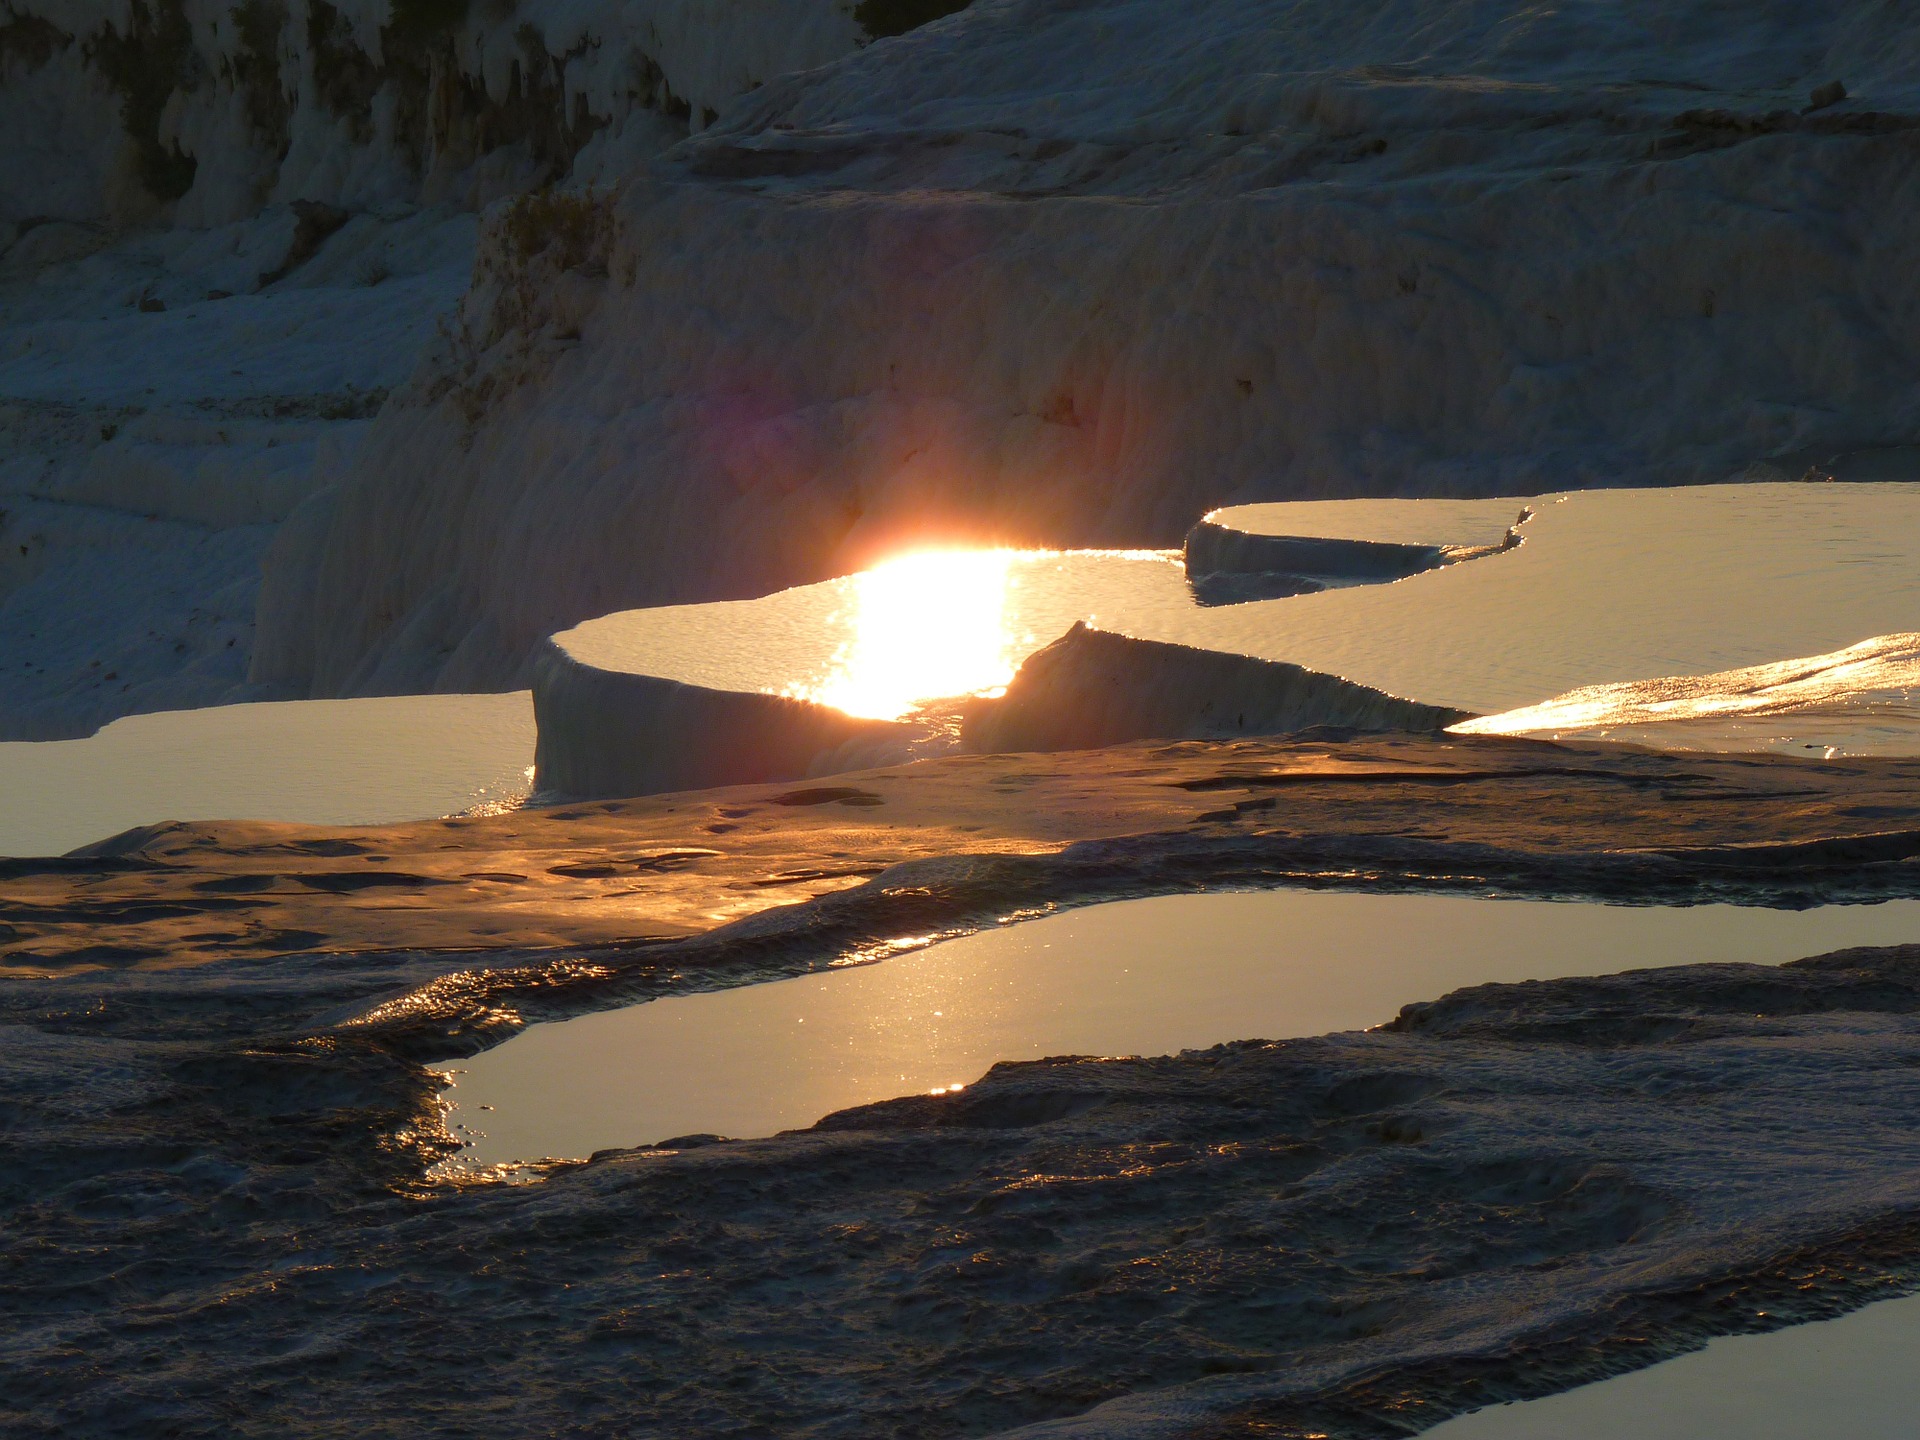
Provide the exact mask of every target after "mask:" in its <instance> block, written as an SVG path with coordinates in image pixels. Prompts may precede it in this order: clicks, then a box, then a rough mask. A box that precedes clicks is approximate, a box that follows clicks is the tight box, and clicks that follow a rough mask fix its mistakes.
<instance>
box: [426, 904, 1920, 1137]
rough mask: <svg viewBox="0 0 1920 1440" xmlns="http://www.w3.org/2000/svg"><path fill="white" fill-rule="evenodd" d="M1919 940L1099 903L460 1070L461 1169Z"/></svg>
mask: <svg viewBox="0 0 1920 1440" xmlns="http://www.w3.org/2000/svg"><path fill="white" fill-rule="evenodd" d="M1915 939H1920V901H1910V900H1901V901H1890V902H1887V903H1884V904H1879V905H1859V906H1826V907H1822V908H1820V909H1816V910H1808V911H1797V912H1796V911H1781V910H1760V909H1753V908H1747V907H1738V906H1729V905H1702V906H1695V907H1690V908H1677V907H1663V908H1656V907H1634V906H1614V905H1599V904H1590V903H1573V902H1555V901H1541V900H1495V899H1477V898H1471V897H1463V896H1451V895H1367V894H1355V893H1351V892H1339V891H1304V890H1276V891H1263V892H1258V893H1230V894H1214V895H1179V896H1166V897H1160V898H1155V899H1147V900H1129V901H1120V902H1116V903H1111V904H1105V905H1097V906H1091V907H1088V908H1085V909H1080V910H1072V911H1067V912H1065V913H1063V914H1060V915H1055V916H1049V917H1047V918H1044V919H1040V920H1034V921H1028V922H1025V923H1021V924H1016V925H1005V926H1001V927H998V928H995V929H992V930H988V931H984V932H982V933H980V934H977V935H971V936H967V937H964V938H961V939H957V940H952V941H947V942H945V943H942V944H938V945H934V946H931V947H929V948H928V949H925V950H922V951H919V952H917V953H914V954H909V955H905V956H899V957H896V958H893V959H890V960H885V961H882V962H880V963H879V964H875V965H868V966H859V967H852V968H846V969H840V970H835V971H828V972H824V973H821V974H817V975H811V976H806V977H804V978H801V979H795V980H785V981H779V982H775V983H771V984H763V985H752V986H743V987H740V988H737V989H732V990H721V991H714V992H710V993H706V994H700V995H688V996H679V997H674V998H670V999H664V1000H656V1001H652V1002H650V1003H647V1004H643V1005H635V1006H631V1007H628V1008H625V1009H620V1010H610V1011H603V1012H601V1013H599V1014H593V1015H585V1016H581V1017H578V1018H576V1019H572V1020H566V1021H559V1022H554V1023H549V1024H542V1025H534V1026H531V1027H529V1028H528V1029H527V1030H526V1031H525V1032H524V1033H522V1034H520V1035H518V1036H516V1037H515V1038H514V1039H512V1040H509V1041H508V1042H507V1043H506V1044H504V1045H501V1046H498V1047H497V1048H495V1049H493V1050H490V1051H487V1052H485V1053H484V1054H481V1055H478V1056H475V1057H474V1058H472V1059H471V1060H466V1061H463V1062H461V1065H460V1066H459V1067H458V1068H457V1069H456V1071H455V1073H454V1080H455V1084H454V1087H453V1089H452V1090H450V1091H449V1092H448V1096H447V1098H448V1099H449V1101H451V1102H452V1104H453V1106H454V1114H453V1116H452V1118H451V1120H450V1122H449V1123H450V1125H455V1126H465V1127H468V1129H467V1131H466V1132H462V1131H459V1130H456V1132H455V1133H456V1134H462V1135H463V1136H464V1138H470V1139H471V1140H472V1142H473V1143H472V1147H471V1148H470V1149H469V1150H468V1151H466V1152H464V1154H463V1159H464V1161H465V1162H466V1163H468V1164H473V1165H491V1164H496V1163H502V1162H510V1161H524V1160H532V1159H538V1158H541V1157H549V1156H551V1157H558V1158H578V1157H583V1156H586V1155H589V1154H591V1153H592V1152H593V1151H595V1150H598V1149H603V1148H607V1147H612V1146H625V1145H640V1144H647V1143H651V1142H653V1141H656V1140H661V1139H665V1138H668V1137H671V1136H676V1135H683V1134H694V1133H702V1132H707V1133H717V1134H724V1135H735V1136H753V1135H769V1134H772V1133H774V1132H775V1131H778V1130H782V1129H789V1128H795V1127H800V1126H805V1125H810V1124H812V1123H813V1122H814V1121H815V1120H817V1119H819V1118H820V1117H821V1116H823V1115H826V1114H828V1113H830V1112H832V1111H834V1110H839V1109H844V1108H846V1107H847V1106H850V1105H859V1104H865V1103H868V1102H870V1101H875V1100H884V1099H888V1098H891V1097H893V1096H897V1095H904V1094H912V1093H916V1092H917V1093H926V1092H928V1091H936V1090H941V1089H946V1088H949V1087H955V1086H964V1085H966V1084H967V1083H968V1082H970V1081H973V1080H975V1079H977V1078H978V1077H979V1076H980V1075H981V1074H982V1073H984V1072H985V1071H986V1070H987V1069H988V1068H989V1067H990V1066H991V1065H992V1064H993V1063H994V1062H995V1061H997V1060H1018V1059H1030V1058H1037V1057H1040V1056H1045V1055H1071V1054H1081V1055H1130V1054H1167V1053H1171V1052H1174V1051H1178V1050H1182V1049H1188V1048H1196V1047H1202V1046H1208V1045H1216V1044H1219V1043H1221V1042H1223V1041H1227V1040H1242V1039H1250V1038H1265V1039H1281V1038H1286V1037H1291V1036H1299V1035H1318V1034H1324V1033H1326V1032H1329V1031H1336V1030H1352V1029H1360V1028H1364V1027H1366V1026H1370V1025H1377V1024H1380V1023H1381V1022H1383V1021H1386V1020H1389V1019H1391V1018H1392V1017H1393V1016H1394V1015H1395V1014H1396V1013H1398V1011H1399V1008H1400V1006H1401V1005H1402V1004H1404V1003H1406V1002H1408V1001H1411V1000H1419V999H1429V998H1433V997H1437V996H1439V995H1443V994H1445V993H1446V992H1448V991H1450V990H1454V989H1457V988H1459V987H1461V986H1463V985H1474V984H1480V983H1483V982H1486V981H1494V980H1508V981H1510V980H1527V979H1546V978H1551V977H1554V976H1561V975H1594V974H1606V973H1611V972H1614V971H1619V970H1628V969H1635V968H1640V967H1645V966H1655V965H1674V964H1685V963H1692V962H1696V961H1713V960H1747V961H1756V962H1765V963H1779V962H1781V961H1786V960H1793V959H1798V958H1800V957H1801V956H1805V955H1814V954H1819V953H1821V952H1823V951H1828V950H1835V949H1841V948H1844V947H1847V946H1852V945H1885V944H1899V943H1903V942H1906V941H1910V940H1915Z"/></svg>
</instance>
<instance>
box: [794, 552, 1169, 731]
mask: <svg viewBox="0 0 1920 1440" xmlns="http://www.w3.org/2000/svg"><path fill="white" fill-rule="evenodd" d="M1089 556H1091V557H1094V558H1095V559H1105V558H1119V559H1125V560H1152V561H1156V562H1160V563H1161V564H1166V563H1168V559H1169V557H1168V555H1167V553H1166V552H1164V551H1107V552H1099V551H1080V552H1076V554H1075V556H1074V557H1072V558H1073V559H1075V560H1082V557H1089ZM1067 559H1068V557H1066V556H1063V555H1062V554H1061V553H1060V552H1057V551H1051V550H927V551H918V552H915V553H912V554H908V555H901V556H898V557H896V558H894V559H892V560H888V561H886V562H885V563H883V564H880V565H876V566H875V567H873V568H872V569H871V570H865V571H862V572H861V573H860V574H858V575H853V576H849V577H848V578H847V579H846V580H845V581H843V582H841V590H840V603H839V605H838V606H837V607H836V608H835V610H834V611H833V613H832V614H830V615H829V616H828V617H827V619H826V622H825V625H826V628H827V629H828V630H829V631H830V632H831V633H833V634H835V635H836V636H838V637H839V638H838V641H837V644H836V647H835V649H834V652H833V655H832V657H831V659H830V660H828V662H827V663H826V665H825V666H824V667H821V668H818V669H816V670H815V671H814V672H813V673H810V674H808V675H807V676H805V677H804V678H802V679H800V680H798V681H796V682H794V683H793V684H790V685H788V686H786V687H785V688H784V690H783V692H782V693H784V694H787V695H792V696H795V697H797V698H800V699H804V700H814V701H818V702H819V703H821V704H823V705H832V706H834V707H835V708H837V709H840V710H844V711H846V712H847V713H848V714H850V715H858V716H861V717H862V718H864V719H870V720H898V719H901V718H902V717H904V716H906V715H908V714H910V713H912V712H913V711H914V710H916V709H918V708H919V707H921V706H923V705H925V704H927V703H928V702H929V701H933V700H943V699H950V698H955V697H960V696H975V695H998V694H1000V693H1001V692H1002V691H1004V690H1005V689H1006V686H1007V682H1008V681H1010V680H1011V679H1012V678H1013V673H1014V671H1015V670H1016V669H1018V668H1019V665H1020V662H1021V661H1022V660H1024V659H1025V658H1026V657H1027V655H1028V654H1030V653H1031V652H1032V651H1033V650H1034V649H1035V648H1036V647H1038V646H1039V645H1041V644H1042V643H1044V642H1045V641H1048V640H1051V639H1053V638H1054V636H1055V635H1057V634H1058V633H1060V632H1061V631H1063V630H1064V629H1065V628H1066V626H1067V625H1070V624H1071V623H1072V621H1073V620H1076V619H1084V620H1088V621H1092V620H1095V619H1097V618H1098V615H1097V613H1096V610H1095V608H1088V609H1087V610H1086V613H1084V614H1074V615H1073V616H1071V617H1070V618H1067V619H1066V621H1065V623H1064V624H1063V623H1062V619H1063V617H1062V616H1061V615H1058V614H1054V613H1052V612H1054V611H1055V610H1057V609H1058V608H1059V603H1058V600H1059V598H1062V597H1056V596H1055V595H1054V594H1053V593H1052V592H1054V591H1056V590H1059V589H1060V588H1061V587H1060V580H1059V577H1058V576H1057V575H1056V574H1055V573H1054V572H1057V571H1061V570H1062V569H1063V568H1064V566H1065V563H1066V561H1067ZM1035 591H1041V592H1046V593H1044V594H1041V595H1038V596H1036V595H1035V594H1034V593H1033V592H1035ZM1036 599H1038V600H1039V601H1040V602H1041V603H1040V605H1039V607H1038V610H1036V607H1035V604H1034V601H1035V600H1036ZM1041 612H1045V613H1044V614H1043V613H1041Z"/></svg>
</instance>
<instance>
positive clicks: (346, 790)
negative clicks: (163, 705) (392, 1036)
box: [0, 691, 534, 855]
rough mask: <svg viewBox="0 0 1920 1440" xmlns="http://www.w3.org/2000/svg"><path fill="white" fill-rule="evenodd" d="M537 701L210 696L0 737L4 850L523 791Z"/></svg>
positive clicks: (462, 801) (514, 797)
mask: <svg viewBox="0 0 1920 1440" xmlns="http://www.w3.org/2000/svg"><path fill="white" fill-rule="evenodd" d="M533 738H534V737H533V706H532V704H531V702H530V700H529V697H528V696H527V694H526V692H525V691H518V692H513V693H509V694H504V695H405V696H393V697H388V698H380V699H367V700H301V701H287V702H282V703H277V704H274V703H270V704H251V705H216V706H211V707H208V708H205V709H199V710H173V711H163V712H161V713H159V714H155V715H135V716H130V717H129V718H127V719H124V720H116V721H114V722H113V723H112V724H111V725H108V726H106V727H105V728H104V729H102V730H101V731H100V732H99V733H98V734H96V735H91V736H89V737H87V738H86V739H84V740H53V741H42V742H39V743H32V742H26V741H14V742H10V743H0V794H4V795H5V797H6V803H5V804H4V805H0V855H60V854H65V853H66V852H67V851H69V850H72V849H74V848H75V847H77V846H80V845H86V844H91V843H92V842H94V841H96V840H103V839H105V838H107V837H108V836H110V835H116V834H118V833H119V832H121V831H122V830H128V829H132V828H133V827H134V826H136V825H152V824H157V823H159V822H161V821H165V820H294V821H301V822H304V823H307V824H313V825H372V824H379V823H382V822H385V821H390V820H421V819H428V818H431V817H433V816H437V815H451V814H458V813H460V812H462V811H466V810H471V809H474V808H475V807H478V806H506V805H514V804H518V803H519V802H520V801H522V800H524V799H525V798H526V796H527V794H528V792H529V790H530V789H531V788H532V785H531V782H532V775H531V771H532V767H533Z"/></svg>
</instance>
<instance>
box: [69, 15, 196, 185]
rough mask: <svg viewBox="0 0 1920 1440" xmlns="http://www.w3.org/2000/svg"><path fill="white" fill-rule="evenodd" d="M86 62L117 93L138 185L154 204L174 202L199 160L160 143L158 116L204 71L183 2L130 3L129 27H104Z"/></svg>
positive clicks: (92, 42) (88, 49)
mask: <svg viewBox="0 0 1920 1440" xmlns="http://www.w3.org/2000/svg"><path fill="white" fill-rule="evenodd" d="M86 54H87V59H88V60H89V61H91V62H92V64H93V66H94V68H96V69H97V70H99V72H100V73H101V75H103V76H104V77H106V80H107V83H108V84H110V85H112V86H113V88H114V89H115V90H117V91H119V92H120V123H121V125H122V126H123V127H124V128H125V129H126V132H127V135H128V136H129V138H131V139H132V141H133V143H134V147H135V152H136V155H137V165H138V173H139V176H140V183H141V184H142V185H144V186H145V187H146V188H147V190H148V192H149V193H150V194H152V195H153V196H154V197H155V198H156V199H158V200H178V199H179V198H180V197H181V196H182V195H184V194H186V193H187V191H188V190H189V189H190V188H191V187H192V185H193V175H194V171H195V170H196V169H197V168H198V164H199V162H198V161H196V160H195V159H194V158H193V157H192V156H191V155H185V154H182V153H181V151H180V149H179V147H178V146H174V145H163V144H162V143H161V141H160V115H161V112H162V111H163V110H165V108H166V104H167V97H169V96H170V95H172V94H173V92H174V91H175V90H190V89H192V88H193V87H194V86H195V85H196V84H198V83H199V81H200V79H201V77H202V75H203V74H204V72H205V69H206V66H205V62H204V61H202V59H201V57H200V52H199V51H198V50H197V49H196V48H195V47H194V44H193V27H192V26H190V25H189V24H188V23H187V17H186V13H185V11H184V10H183V9H182V8H181V0H159V4H158V5H157V6H153V7H149V6H148V5H147V3H146V0H131V3H130V4H129V6H128V9H127V28H126V30H125V32H124V33H123V32H122V31H120V30H119V29H118V28H116V27H115V26H113V25H111V24H109V25H106V26H104V27H103V28H102V29H101V30H100V31H99V33H97V34H96V35H95V36H94V38H93V39H92V40H90V41H89V42H88V43H87V47H86Z"/></svg>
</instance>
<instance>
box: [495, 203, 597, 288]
mask: <svg viewBox="0 0 1920 1440" xmlns="http://www.w3.org/2000/svg"><path fill="white" fill-rule="evenodd" d="M612 228H613V210H612V206H611V205H610V204H609V202H608V200H607V197H605V196H604V195H602V194H600V193H599V192H598V191H595V190H535V191H533V192H532V193H530V194H526V195H522V196H519V197H518V198H516V199H515V200H514V201H513V202H512V203H511V204H510V205H508V206H507V209H506V213H505V214H504V215H502V216H501V219H500V229H499V237H500V243H501V246H502V248H503V250H504V252H505V254H506V258H507V259H508V261H509V262H510V263H511V264H513V265H515V266H516V267H523V266H525V265H526V264H527V263H528V262H529V261H531V260H533V259H535V258H537V257H544V258H545V259H546V260H547V261H548V263H549V264H551V265H552V266H553V267H554V268H555V269H557V270H577V269H581V268H583V267H586V266H590V265H592V264H594V263H596V262H598V263H601V264H604V263H605V258H606V247H607V243H608V241H609V239H610V238H611V235H612Z"/></svg>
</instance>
